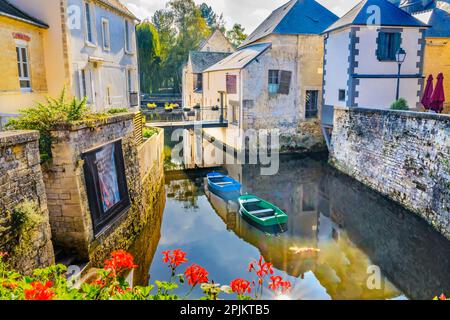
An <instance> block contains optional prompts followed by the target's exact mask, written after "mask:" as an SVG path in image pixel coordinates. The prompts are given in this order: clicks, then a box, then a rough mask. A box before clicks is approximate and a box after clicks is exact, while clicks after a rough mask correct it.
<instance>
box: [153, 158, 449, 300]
mask: <svg viewBox="0 0 450 320" xmlns="http://www.w3.org/2000/svg"><path fill="white" fill-rule="evenodd" d="M224 169H225V170H226V171H227V172H228V173H229V174H230V176H231V177H233V178H234V179H236V180H238V181H239V182H241V183H242V185H243V190H242V191H243V193H252V194H256V195H258V196H261V197H262V198H264V199H267V200H269V201H270V202H272V203H274V204H275V205H277V206H278V207H280V208H281V209H282V210H284V211H285V212H286V213H288V215H289V222H288V225H287V230H278V232H267V230H260V229H259V228H258V227H256V226H252V225H251V224H249V223H248V222H247V221H245V220H243V219H242V218H241V216H240V215H239V213H238V206H237V204H236V203H235V202H234V201H229V199H222V198H220V197H218V196H216V195H214V194H212V193H210V192H209V191H208V190H207V187H206V186H205V182H204V179H203V177H204V175H203V174H200V175H199V176H198V177H192V176H191V177H189V178H187V177H185V178H182V177H179V179H176V180H169V181H168V182H167V185H166V189H167V195H168V201H167V205H166V209H165V213H164V221H163V227H162V237H161V241H160V244H159V247H158V249H157V256H156V259H155V262H154V263H153V265H152V268H151V276H152V278H154V279H165V278H166V277H167V270H166V268H165V267H164V266H162V264H161V262H160V261H161V260H160V259H159V256H160V254H161V252H162V251H164V250H167V249H173V248H183V249H184V250H186V251H187V252H188V253H189V258H190V261H192V262H196V263H199V264H201V265H202V266H204V267H205V268H207V269H208V270H209V272H210V274H211V276H212V278H214V279H215V280H216V281H217V282H219V283H222V284H224V283H229V282H230V281H231V280H232V279H234V278H236V277H248V274H247V272H246V268H247V264H248V262H249V261H250V260H252V259H256V258H258V257H259V255H260V254H262V255H263V256H264V258H265V259H266V260H267V261H271V262H272V263H273V264H274V266H275V267H276V269H278V270H279V271H280V272H281V273H282V274H283V275H284V276H285V277H287V278H288V279H289V280H290V281H291V282H292V283H293V285H294V290H293V292H292V298H295V299H394V298H405V297H407V298H412V299H430V298H432V297H434V296H435V295H438V294H440V293H442V292H450V282H449V277H448V275H449V271H450V245H449V241H448V240H446V239H445V238H444V237H442V236H441V235H439V234H438V233H436V232H435V231H434V230H433V229H432V228H431V227H429V226H428V225H427V224H426V223H424V221H422V220H421V219H420V218H419V217H417V216H415V215H414V214H411V213H410V212H408V211H406V210H404V209H402V208H401V207H399V206H397V205H396V204H393V203H392V202H390V201H387V200H386V199H384V198H383V197H380V196H379V195H378V194H376V193H374V192H372V191H370V190H368V189H367V188H365V187H364V186H362V185H361V184H359V183H357V182H355V181H354V180H352V179H350V178H348V177H345V176H343V175H341V174H339V173H337V172H336V171H335V170H333V169H331V168H330V167H329V166H328V165H327V164H326V160H325V159H323V158H321V157H316V158H311V157H307V158H305V157H283V158H282V162H281V165H280V171H279V173H278V174H277V175H276V176H261V175H260V170H259V169H260V168H259V167H258V166H237V165H236V166H226V167H225V168H224ZM305 247H308V248H315V249H317V251H319V250H320V251H319V252H309V253H301V252H299V250H298V249H299V248H305ZM372 265H376V266H378V267H379V268H380V270H381V275H382V278H381V279H382V282H381V286H380V287H379V288H377V289H369V288H368V286H367V281H368V279H369V276H370V274H369V273H368V267H369V266H372ZM369 271H370V269H369ZM268 298H271V297H268Z"/></svg>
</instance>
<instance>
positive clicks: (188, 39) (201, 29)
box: [165, 0, 211, 91]
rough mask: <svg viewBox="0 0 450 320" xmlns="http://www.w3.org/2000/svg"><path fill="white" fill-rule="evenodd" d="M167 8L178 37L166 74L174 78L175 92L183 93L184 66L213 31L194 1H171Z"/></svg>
mask: <svg viewBox="0 0 450 320" xmlns="http://www.w3.org/2000/svg"><path fill="white" fill-rule="evenodd" d="M167 8H168V10H169V11H170V12H171V14H172V17H173V22H174V26H175V28H176V30H177V35H176V41H175V45H174V46H173V47H172V48H171V50H170V53H169V55H168V57H167V61H166V62H165V72H168V73H169V74H170V75H171V76H172V79H171V80H172V83H171V84H172V86H173V88H174V90H176V91H181V79H182V74H181V73H182V66H183V64H184V63H185V62H186V61H187V58H188V55H189V51H191V50H195V49H196V48H197V47H198V46H199V45H200V43H201V41H202V40H203V39H205V38H206V37H208V36H209V34H210V33H211V30H210V28H208V25H207V24H206V21H205V19H203V17H202V15H201V11H200V9H199V8H198V7H197V6H196V4H195V3H194V1H193V0H171V1H169V3H168V4H167Z"/></svg>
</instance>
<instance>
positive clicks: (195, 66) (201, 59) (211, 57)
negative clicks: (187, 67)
mask: <svg viewBox="0 0 450 320" xmlns="http://www.w3.org/2000/svg"><path fill="white" fill-rule="evenodd" d="M229 55H231V53H227V52H207V51H191V52H190V53H189V60H190V61H191V64H192V72H193V73H203V71H205V70H206V69H208V68H209V67H211V66H213V65H215V64H216V63H217V62H219V61H221V60H223V59H225V58H226V57H228V56H229Z"/></svg>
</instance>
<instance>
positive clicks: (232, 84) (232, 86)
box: [226, 74, 237, 94]
mask: <svg viewBox="0 0 450 320" xmlns="http://www.w3.org/2000/svg"><path fill="white" fill-rule="evenodd" d="M226 82H227V93H228V94H236V93H237V76H235V75H229V74H227V78H226Z"/></svg>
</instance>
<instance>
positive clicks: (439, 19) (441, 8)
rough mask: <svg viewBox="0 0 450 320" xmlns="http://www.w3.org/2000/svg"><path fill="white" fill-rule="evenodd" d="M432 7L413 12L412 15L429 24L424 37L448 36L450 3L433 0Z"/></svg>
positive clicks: (449, 35)
mask: <svg viewBox="0 0 450 320" xmlns="http://www.w3.org/2000/svg"><path fill="white" fill-rule="evenodd" d="M433 4H434V5H433V8H432V9H430V10H424V11H420V12H416V13H413V16H414V17H416V18H417V19H419V20H420V21H422V22H423V23H426V24H428V25H430V26H431V28H430V29H428V30H427V31H426V34H425V36H426V37H432V38H450V3H448V2H446V1H436V2H434V1H433Z"/></svg>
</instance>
